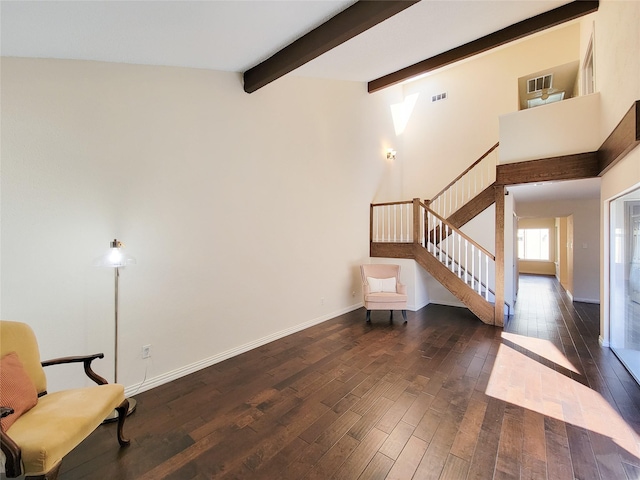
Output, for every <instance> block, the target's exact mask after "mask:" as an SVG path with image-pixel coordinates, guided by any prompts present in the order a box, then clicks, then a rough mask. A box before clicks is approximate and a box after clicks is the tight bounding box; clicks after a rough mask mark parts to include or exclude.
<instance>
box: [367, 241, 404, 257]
mask: <svg viewBox="0 0 640 480" xmlns="http://www.w3.org/2000/svg"><path fill="white" fill-rule="evenodd" d="M413 245H414V244H413V243H390V242H384V243H383V242H371V243H370V248H369V256H370V257H385V258H408V259H410V260H413V259H415V254H414V248H413Z"/></svg>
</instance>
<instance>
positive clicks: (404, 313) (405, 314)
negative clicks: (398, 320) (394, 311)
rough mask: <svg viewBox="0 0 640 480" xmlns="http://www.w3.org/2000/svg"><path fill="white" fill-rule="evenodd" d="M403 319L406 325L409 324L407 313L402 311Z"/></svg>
mask: <svg viewBox="0 0 640 480" xmlns="http://www.w3.org/2000/svg"><path fill="white" fill-rule="evenodd" d="M402 318H404V323H407V311H406V310H402Z"/></svg>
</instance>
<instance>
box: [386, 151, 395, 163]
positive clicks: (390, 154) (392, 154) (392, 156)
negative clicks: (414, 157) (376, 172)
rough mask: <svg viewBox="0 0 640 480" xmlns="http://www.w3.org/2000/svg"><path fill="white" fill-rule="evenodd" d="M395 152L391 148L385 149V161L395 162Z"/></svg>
mask: <svg viewBox="0 0 640 480" xmlns="http://www.w3.org/2000/svg"><path fill="white" fill-rule="evenodd" d="M395 159H396V151H395V150H394V149H393V148H387V160H395Z"/></svg>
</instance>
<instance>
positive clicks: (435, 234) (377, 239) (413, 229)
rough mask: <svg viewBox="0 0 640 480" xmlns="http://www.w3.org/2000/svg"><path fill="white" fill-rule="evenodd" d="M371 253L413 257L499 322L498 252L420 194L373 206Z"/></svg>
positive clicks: (469, 305) (491, 320) (488, 320)
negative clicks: (445, 216)
mask: <svg viewBox="0 0 640 480" xmlns="http://www.w3.org/2000/svg"><path fill="white" fill-rule="evenodd" d="M371 212H372V222H371V225H372V236H371V238H372V241H371V248H370V255H371V256H372V257H387V258H410V259H414V260H415V261H416V262H418V264H419V265H420V266H421V267H422V268H424V269H425V270H426V271H427V272H429V273H430V274H431V275H432V276H433V277H434V278H435V279H437V280H438V281H439V282H440V283H441V284H442V285H443V286H444V287H446V288H447V289H448V290H449V291H450V292H451V293H452V294H453V295H455V296H456V297H457V298H458V299H459V300H460V301H461V302H463V303H464V304H465V305H466V306H467V308H469V310H471V311H472V312H473V313H474V314H475V315H476V316H477V317H478V318H480V320H482V321H483V322H484V323H487V324H490V325H496V324H499V325H502V324H503V323H502V322H503V321H504V318H500V319H498V322H497V323H496V319H495V310H496V307H495V305H494V303H492V302H494V301H495V295H494V293H493V290H492V289H491V287H490V286H491V285H494V284H495V263H496V262H495V256H494V255H493V254H492V253H490V252H489V251H487V250H486V249H485V248H483V247H482V246H480V245H479V244H477V243H476V242H474V241H473V240H472V239H471V238H469V237H468V236H467V235H465V234H464V233H463V232H461V231H460V230H459V229H457V228H455V227H454V226H453V225H451V224H450V223H449V222H448V221H447V220H445V219H444V218H442V217H441V216H440V215H438V214H437V213H436V212H434V211H433V210H431V209H430V208H429V207H427V206H426V205H425V204H424V203H422V202H421V201H420V200H419V199H414V200H413V201H408V202H394V203H385V204H377V205H372V206H371Z"/></svg>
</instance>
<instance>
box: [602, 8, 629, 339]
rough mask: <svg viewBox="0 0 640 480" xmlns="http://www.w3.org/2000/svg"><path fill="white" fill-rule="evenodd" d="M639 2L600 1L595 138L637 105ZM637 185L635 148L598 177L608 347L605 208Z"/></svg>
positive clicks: (603, 315) (603, 292) (603, 322)
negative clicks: (597, 127)
mask: <svg viewBox="0 0 640 480" xmlns="http://www.w3.org/2000/svg"><path fill="white" fill-rule="evenodd" d="M639 24H640V2H625V1H616V0H603V1H601V2H600V7H599V9H598V12H597V16H596V17H595V27H594V28H595V71H596V89H597V90H598V91H599V92H600V96H601V111H602V115H601V129H602V130H601V135H602V138H603V140H604V139H605V138H606V137H607V136H608V135H609V134H610V133H611V131H612V130H613V129H614V128H615V126H616V125H617V124H618V122H619V121H620V120H621V119H622V117H623V116H624V115H625V113H626V112H627V111H628V110H629V108H630V107H631V105H632V104H633V102H635V101H636V100H640V55H638V52H639V51H640V35H639V34H638V25H639ZM639 183H640V149H638V148H637V147H636V149H635V150H633V151H632V152H631V153H630V154H629V155H627V157H625V158H624V160H623V161H621V162H620V163H618V164H617V165H616V166H615V167H613V168H612V169H610V170H609V171H608V172H607V173H605V174H604V175H603V177H602V187H601V201H602V205H603V207H602V218H601V226H600V231H601V232H602V236H601V247H600V257H601V258H600V262H601V268H602V272H603V278H604V281H603V282H602V286H601V289H602V290H601V295H602V298H603V302H602V303H601V304H600V320H601V326H600V336H601V340H602V341H603V343H605V344H607V343H608V336H609V332H608V321H609V319H608V314H609V305H608V303H607V299H608V272H609V270H608V262H606V261H605V259H607V258H608V236H609V230H608V214H607V212H608V209H609V200H611V199H612V198H615V197H617V196H619V195H621V194H622V193H624V192H625V191H627V190H629V189H631V188H633V187H634V186H635V185H637V184H639Z"/></svg>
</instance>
